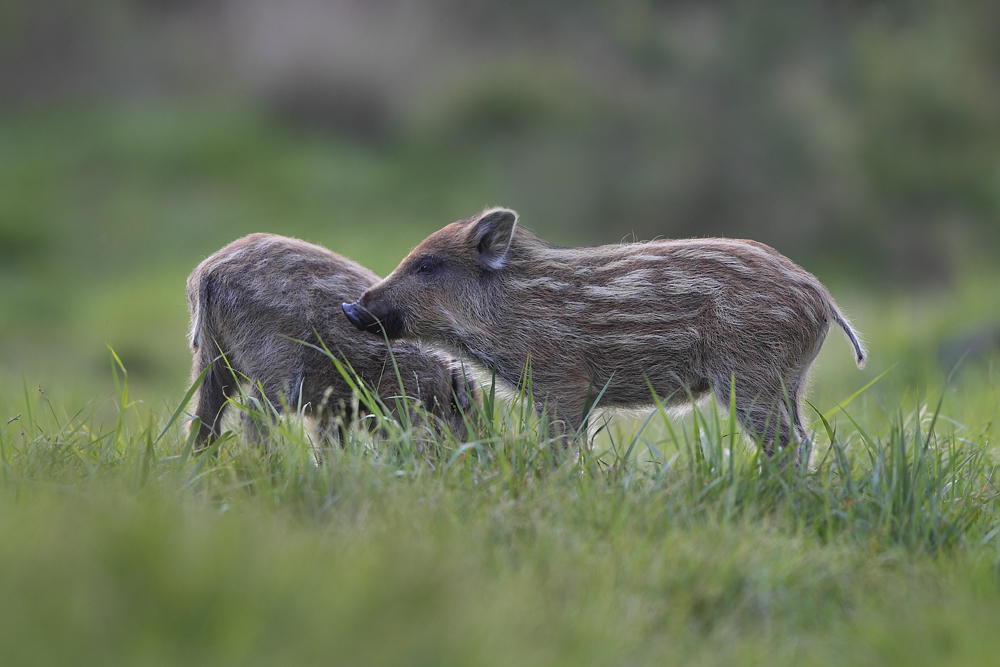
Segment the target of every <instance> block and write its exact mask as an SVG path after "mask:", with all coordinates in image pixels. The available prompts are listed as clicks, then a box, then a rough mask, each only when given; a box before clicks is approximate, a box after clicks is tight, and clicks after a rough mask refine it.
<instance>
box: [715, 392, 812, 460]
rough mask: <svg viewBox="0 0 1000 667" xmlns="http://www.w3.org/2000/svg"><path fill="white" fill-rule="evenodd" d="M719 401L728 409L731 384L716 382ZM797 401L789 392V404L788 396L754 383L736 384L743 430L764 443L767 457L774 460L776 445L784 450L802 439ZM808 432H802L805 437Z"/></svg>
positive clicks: (737, 403)
mask: <svg viewBox="0 0 1000 667" xmlns="http://www.w3.org/2000/svg"><path fill="white" fill-rule="evenodd" d="M713 391H714V393H715V398H716V401H718V403H719V405H720V406H723V407H726V406H728V405H729V401H730V380H729V379H728V378H727V379H725V380H723V379H722V378H717V379H716V381H715V382H714V384H713ZM797 400H798V399H797V397H795V396H794V390H793V391H792V392H789V395H788V398H787V400H786V397H785V392H784V391H782V392H781V393H780V395H776V394H775V392H774V391H767V390H766V389H764V388H762V387H760V386H754V385H753V384H751V383H747V382H740V380H739V379H737V382H736V416H737V418H738V419H739V421H740V424H741V426H742V427H743V429H744V430H745V431H746V432H747V434H748V435H750V437H751V438H753V439H755V440H757V441H758V442H760V443H761V446H762V447H763V448H764V453H765V454H767V455H768V456H774V453H775V451H776V450H775V445H777V448H778V449H784V448H785V447H786V446H788V444H789V443H791V442H792V440H793V438H797V437H798V436H799V429H798V428H796V427H795V426H794V425H793V424H794V423H797V419H798V409H797ZM804 432H805V430H804V429H802V433H804Z"/></svg>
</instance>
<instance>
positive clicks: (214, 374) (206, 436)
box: [188, 354, 236, 450]
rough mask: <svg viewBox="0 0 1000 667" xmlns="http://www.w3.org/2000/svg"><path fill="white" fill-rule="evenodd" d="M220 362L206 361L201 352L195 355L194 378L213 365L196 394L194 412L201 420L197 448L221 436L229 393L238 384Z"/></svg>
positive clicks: (196, 437)
mask: <svg viewBox="0 0 1000 667" xmlns="http://www.w3.org/2000/svg"><path fill="white" fill-rule="evenodd" d="M218 363H219V362H215V363H214V364H213V363H212V361H211V360H209V361H205V359H204V356H203V355H201V354H198V356H196V357H195V365H194V368H193V369H192V375H193V377H194V379H197V378H198V376H200V375H201V374H202V373H203V372H204V371H205V368H207V367H208V366H209V365H210V364H211V365H212V367H211V368H210V369H209V371H208V372H207V373H205V377H204V378H203V379H202V381H201V386H200V387H198V391H197V392H196V394H195V405H196V407H195V411H194V414H195V416H196V417H198V419H199V421H200V422H201V425H200V426H199V428H198V434H197V435H196V436H195V440H194V448H195V449H196V450H200V449H204V448H205V447H207V446H208V445H209V444H211V441H212V440H214V439H215V438H217V437H219V435H220V431H221V426H222V418H223V417H224V416H225V413H226V407H227V405H228V401H229V395H230V394H231V393H232V392H233V390H234V388H235V386H236V382H235V380H234V379H233V377H232V373H231V372H230V370H229V369H226V368H222V367H220V366H219V365H218ZM188 428H190V425H189V427H188Z"/></svg>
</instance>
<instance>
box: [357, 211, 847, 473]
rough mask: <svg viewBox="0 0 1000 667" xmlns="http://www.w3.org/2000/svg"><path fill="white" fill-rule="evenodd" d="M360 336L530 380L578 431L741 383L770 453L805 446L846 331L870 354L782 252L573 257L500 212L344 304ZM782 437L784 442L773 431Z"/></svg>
mask: <svg viewBox="0 0 1000 667" xmlns="http://www.w3.org/2000/svg"><path fill="white" fill-rule="evenodd" d="M343 309H344V313H345V314H346V315H347V318H348V319H349V320H350V321H351V323H353V324H354V326H356V327H357V328H359V329H361V330H364V331H368V332H371V333H377V334H378V335H382V332H383V331H384V332H385V333H386V334H387V335H388V336H389V337H390V338H404V339H419V340H426V341H428V342H431V343H434V344H437V345H441V346H444V347H445V348H450V350H452V351H453V352H455V353H456V354H459V355H462V356H463V357H464V358H468V359H472V360H474V361H476V362H478V363H479V364H480V365H481V366H483V367H484V368H486V369H495V371H496V374H497V376H498V377H499V378H500V379H502V380H503V381H504V382H506V383H507V384H508V385H511V386H517V385H518V384H519V383H521V382H523V380H524V378H523V375H524V372H525V369H526V368H527V367H528V361H529V359H530V370H531V389H532V392H533V398H534V400H535V404H536V406H544V405H546V404H548V405H550V406H551V407H554V409H555V410H556V415H557V418H558V419H559V420H562V421H563V422H564V424H565V426H567V427H569V428H572V429H578V428H579V427H580V425H581V423H582V421H583V418H584V416H585V413H586V411H587V410H588V403H589V402H591V401H593V400H594V398H595V397H596V396H597V395H598V394H599V393H600V392H601V391H602V390H604V394H603V396H602V397H601V400H600V405H601V406H604V407H608V408H620V409H640V408H645V407H649V406H651V405H653V399H652V394H651V392H650V387H652V389H653V391H655V392H656V395H657V396H658V397H659V399H660V400H662V401H663V402H664V403H666V404H668V405H669V404H682V403H685V402H686V401H687V400H688V399H689V397H693V398H698V397H701V396H703V395H705V394H707V393H708V392H710V391H714V393H715V395H716V397H717V399H718V401H719V402H720V403H721V404H723V405H728V404H729V394H730V386H731V378H735V385H736V401H735V402H736V409H737V413H738V418H739V420H740V422H741V424H742V425H743V427H744V428H745V429H746V430H747V431H749V433H750V434H751V435H752V436H753V437H756V438H760V439H762V441H763V442H764V443H765V448H766V450H767V452H768V453H769V454H771V453H773V444H774V442H775V440H777V442H778V443H779V446H784V445H786V444H788V443H789V442H791V441H792V440H793V439H795V440H797V441H800V442H802V441H804V440H805V438H806V437H807V433H806V431H805V428H804V426H803V424H802V419H801V416H800V412H801V410H800V407H801V401H802V394H803V391H804V387H805V384H806V376H807V373H808V371H809V367H810V365H812V362H813V360H814V359H815V358H816V355H817V353H818V352H819V350H820V346H821V345H822V344H823V340H824V339H825V337H826V334H827V332H828V331H829V328H830V325H831V323H836V324H837V325H838V326H839V327H840V328H842V329H843V330H844V332H845V333H846V334H847V337H848V339H849V340H850V342H851V345H852V346H853V348H854V354H855V360H856V362H857V365H858V367H859V368H861V367H863V366H864V363H865V357H866V352H865V349H864V347H863V345H862V343H861V340H860V338H859V336H858V334H857V333H856V332H855V331H854V329H853V328H851V325H850V324H849V323H848V321H847V319H846V318H845V317H844V315H843V313H841V311H840V310H839V309H838V308H837V305H836V304H835V303H834V301H833V298H832V297H831V296H830V293H829V292H828V291H827V290H826V288H825V287H824V286H823V285H822V284H821V283H820V282H819V281H818V280H817V279H816V278H815V277H814V276H812V275H811V274H809V273H808V272H806V271H805V270H803V269H802V268H800V267H799V266H797V265H796V264H795V263H793V262H792V261H791V260H789V259H788V258H786V257H784V256H783V255H781V254H780V253H778V252H777V251H775V250H774V249H772V248H770V247H768V246H766V245H764V244H761V243H757V242H754V241H739V240H731V239H687V240H661V241H650V242H645V243H626V244H619V245H605V246H599V247H590V248H563V247H558V246H554V245H551V244H549V243H546V242H544V241H542V240H540V239H539V238H538V237H536V236H535V235H534V234H532V233H531V232H529V231H528V230H527V229H524V228H523V227H520V226H518V225H517V214H516V213H515V212H514V211H511V210H508V209H492V210H487V211H484V212H483V213H482V214H480V215H478V216H475V217H473V218H470V219H467V220H461V221H459V222H454V223H452V224H450V225H448V226H446V227H444V228H443V229H441V230H439V231H437V232H435V233H433V234H431V235H430V236H429V237H427V238H426V239H425V240H424V241H423V242H422V243H420V245H418V246H417V247H416V248H415V249H414V250H413V252H411V253H410V254H409V255H408V256H407V257H406V258H405V259H404V260H403V261H402V262H401V263H400V265H399V266H398V267H396V269H395V270H394V271H393V272H392V273H391V274H390V275H389V276H387V277H386V278H385V279H384V280H382V281H381V282H380V283H378V284H376V285H373V286H372V287H370V288H368V289H367V290H366V291H365V293H364V294H362V295H361V298H360V299H358V300H357V301H355V302H353V303H345V304H344V305H343ZM776 436H777V437H776Z"/></svg>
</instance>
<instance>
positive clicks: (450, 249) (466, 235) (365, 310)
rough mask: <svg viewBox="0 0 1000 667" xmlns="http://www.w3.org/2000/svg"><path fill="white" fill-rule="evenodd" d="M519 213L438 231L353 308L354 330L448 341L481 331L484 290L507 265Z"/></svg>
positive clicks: (496, 212) (495, 212)
mask: <svg viewBox="0 0 1000 667" xmlns="http://www.w3.org/2000/svg"><path fill="white" fill-rule="evenodd" d="M516 225H517V213H515V212H514V211H511V210H508V209H503V208H498V209H490V210H487V211H484V212H483V213H481V214H480V215H478V216H476V217H474V218H470V219H468V220H461V221H459V222H453V223H451V224H450V225H448V226H446V227H444V228H443V229H439V230H438V231H436V232H434V233H433V234H431V235H430V236H428V237H427V238H426V239H424V240H423V242H421V243H420V245H418V246H417V247H416V248H415V249H414V250H413V252H411V253H410V254H409V255H407V256H406V258H405V259H404V260H403V261H402V262H400V264H399V266H397V267H396V270H395V271H393V272H392V273H390V274H389V275H388V276H386V278H385V279H384V280H383V281H382V282H380V283H376V284H375V285H372V286H371V287H370V288H369V289H368V290H367V291H366V292H365V293H364V294H362V295H361V298H359V299H358V300H357V301H355V302H354V303H345V304H343V309H344V314H345V315H346V316H347V319H348V320H350V321H351V324H353V325H354V326H355V327H357V328H358V329H359V330H361V331H367V332H369V333H373V334H376V335H379V336H381V335H383V334H384V335H385V336H386V337H388V338H423V339H427V340H438V341H444V342H448V341H450V340H454V339H455V337H460V336H461V334H462V332H463V330H474V329H476V328H478V327H481V326H483V319H484V315H485V314H486V311H487V309H488V301H489V300H488V298H487V296H486V294H485V290H486V286H487V285H488V284H489V283H490V282H491V280H493V279H494V278H495V277H496V276H497V274H499V272H501V271H502V270H503V268H504V266H505V264H506V261H507V254H508V252H509V250H510V244H511V239H512V238H513V234H514V227H515V226H516Z"/></svg>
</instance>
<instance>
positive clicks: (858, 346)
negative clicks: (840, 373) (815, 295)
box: [830, 299, 868, 368]
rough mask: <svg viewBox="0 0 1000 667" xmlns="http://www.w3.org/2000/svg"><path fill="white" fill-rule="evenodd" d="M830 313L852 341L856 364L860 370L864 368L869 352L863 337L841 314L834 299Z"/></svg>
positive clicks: (831, 301)
mask: <svg viewBox="0 0 1000 667" xmlns="http://www.w3.org/2000/svg"><path fill="white" fill-rule="evenodd" d="M830 313H831V314H832V315H833V319H834V320H835V321H836V322H837V324H839V325H840V328H841V329H843V330H844V333H845V334H846V335H847V340H849V341H851V345H853V346H854V362H855V363H856V364H857V365H858V368H864V367H865V362H867V361H868V350H866V349H865V344H864V343H863V342H862V341H861V336H860V335H859V334H858V332H857V331H855V330H854V327H852V326H851V323H850V322H848V321H847V318H846V317H844V314H843V313H842V312H840V309H839V308H837V304H835V303H834V302H833V300H832V299H831V300H830Z"/></svg>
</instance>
